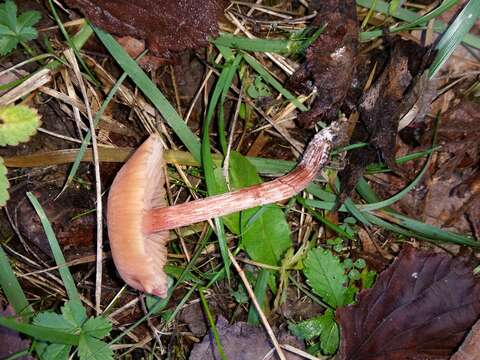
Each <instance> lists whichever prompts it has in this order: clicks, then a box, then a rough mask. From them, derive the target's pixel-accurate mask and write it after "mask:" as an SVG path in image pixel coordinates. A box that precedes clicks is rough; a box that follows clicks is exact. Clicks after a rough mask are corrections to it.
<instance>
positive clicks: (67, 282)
mask: <svg viewBox="0 0 480 360" xmlns="http://www.w3.org/2000/svg"><path fill="white" fill-rule="evenodd" d="M27 197H28V199H29V200H30V202H31V203H32V205H33V207H34V209H35V212H36V213H37V215H38V217H39V218H40V222H41V223H42V227H43V229H44V230H45V235H47V239H48V243H49V245H50V248H51V249H52V253H53V257H54V259H55V263H56V264H57V266H59V269H58V271H59V272H60V277H61V278H62V281H63V286H65V290H67V294H68V297H69V299H70V300H72V301H74V302H76V303H78V304H81V303H82V301H81V300H80V295H79V294H78V291H77V287H76V286H75V281H74V280H73V277H72V274H71V273H70V270H69V269H68V266H65V263H66V261H65V257H64V256H63V253H62V249H61V248H60V245H59V244H58V240H57V237H56V236H55V233H54V231H53V228H52V225H51V224H50V221H48V218H47V215H46V214H45V211H44V210H43V208H42V206H41V205H40V203H39V202H38V200H37V198H36V197H35V196H34V195H33V194H32V193H31V192H27ZM80 306H81V305H80Z"/></svg>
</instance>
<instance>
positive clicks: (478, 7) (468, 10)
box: [429, 0, 480, 78]
mask: <svg viewBox="0 0 480 360" xmlns="http://www.w3.org/2000/svg"><path fill="white" fill-rule="evenodd" d="M479 15H480V0H470V1H469V2H468V3H467V5H465V7H464V8H463V10H462V11H461V12H460V13H459V14H458V15H457V17H456V18H455V20H454V21H453V23H452V24H451V25H450V26H449V27H448V29H447V31H446V32H445V33H444V34H443V35H442V38H441V39H440V41H439V42H438V44H437V47H436V48H437V50H438V52H437V55H436V56H435V60H433V63H432V65H431V66H430V70H429V71H430V73H429V76H430V78H433V77H434V76H435V75H436V74H437V72H438V71H439V70H440V68H441V67H442V66H443V64H445V62H446V61H447V60H448V58H449V57H450V55H451V54H452V53H453V51H454V50H455V48H456V47H457V46H458V45H459V44H460V43H461V42H462V39H463V38H464V37H465V35H466V34H467V33H468V32H469V31H470V29H471V28H472V26H473V25H474V24H475V22H476V20H477V18H478V16H479Z"/></svg>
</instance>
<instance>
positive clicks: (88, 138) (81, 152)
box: [65, 73, 127, 186]
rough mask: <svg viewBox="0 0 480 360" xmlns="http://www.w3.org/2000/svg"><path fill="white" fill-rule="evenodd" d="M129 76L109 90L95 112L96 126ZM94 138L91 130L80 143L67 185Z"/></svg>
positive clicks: (119, 79) (124, 74)
mask: <svg viewBox="0 0 480 360" xmlns="http://www.w3.org/2000/svg"><path fill="white" fill-rule="evenodd" d="M126 77H127V73H123V74H122V75H121V76H120V77H119V78H118V80H117V82H116V83H115V84H114V85H113V87H112V88H111V89H110V91H109V92H108V95H107V97H106V98H105V100H104V101H103V103H102V105H101V106H100V109H98V111H97V113H96V114H95V118H94V119H93V125H94V126H95V127H96V126H97V125H98V122H99V121H100V118H101V117H102V115H103V113H104V112H105V109H106V108H107V106H108V104H109V103H110V101H111V100H112V98H113V96H114V95H115V94H116V93H117V91H118V89H119V88H120V86H121V85H122V83H123V81H124V80H125V78H126ZM91 140H92V133H91V132H90V130H89V131H88V133H87V134H86V135H85V137H84V139H83V141H82V144H81V145H80V149H79V150H78V154H77V156H76V158H75V161H74V162H73V164H72V167H71V169H70V172H69V173H68V177H67V182H66V184H65V186H68V185H69V184H71V183H72V181H73V178H74V177H75V175H76V173H77V170H78V167H79V166H80V162H81V161H82V159H83V157H84V156H85V152H86V151H87V146H88V145H90V141H91Z"/></svg>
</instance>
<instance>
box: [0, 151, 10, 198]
mask: <svg viewBox="0 0 480 360" xmlns="http://www.w3.org/2000/svg"><path fill="white" fill-rule="evenodd" d="M9 188H10V184H9V183H8V178H7V167H6V166H5V164H4V162H3V158H2V157H1V156H0V207H2V206H5V204H6V203H7V201H8V199H10V194H9V193H8V189H9Z"/></svg>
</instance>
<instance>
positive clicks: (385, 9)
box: [356, 0, 480, 49]
mask: <svg viewBox="0 0 480 360" xmlns="http://www.w3.org/2000/svg"><path fill="white" fill-rule="evenodd" d="M356 2H357V5H359V6H363V7H365V8H368V9H370V8H372V7H373V8H374V9H375V11H378V12H380V13H382V14H385V15H389V4H388V3H387V2H385V1H381V0H356ZM394 16H395V17H396V18H397V19H400V20H403V21H407V22H413V21H415V20H417V19H418V18H419V17H420V16H419V15H418V14H417V13H415V12H414V11H411V10H407V9H404V8H400V9H398V10H397V12H396V13H395V14H394ZM446 29H447V25H445V24H444V23H443V22H441V21H438V20H435V22H434V25H433V30H434V31H435V32H437V33H442V32H444V31H445V30H446ZM369 33H372V34H369ZM382 34H383V31H382V30H377V31H375V32H368V33H361V34H360V40H361V41H367V40H370V39H373V38H376V37H379V36H382ZM366 35H368V36H366ZM462 41H463V43H464V44H466V45H470V46H473V47H475V48H477V49H480V38H479V37H478V36H475V35H472V34H466V35H465V36H464V37H463V40H462Z"/></svg>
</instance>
